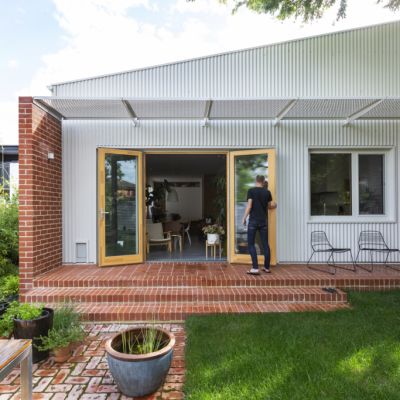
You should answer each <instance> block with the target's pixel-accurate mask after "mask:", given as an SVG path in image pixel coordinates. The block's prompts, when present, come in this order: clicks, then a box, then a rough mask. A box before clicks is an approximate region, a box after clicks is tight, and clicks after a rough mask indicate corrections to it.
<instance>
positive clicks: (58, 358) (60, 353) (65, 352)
mask: <svg viewBox="0 0 400 400" xmlns="http://www.w3.org/2000/svg"><path fill="white" fill-rule="evenodd" d="M53 355H54V361H55V362H58V363H63V362H65V361H67V360H68V358H69V357H70V356H71V347H70V345H68V346H66V347H59V348H57V349H53Z"/></svg>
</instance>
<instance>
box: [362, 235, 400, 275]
mask: <svg viewBox="0 0 400 400" xmlns="http://www.w3.org/2000/svg"><path fill="white" fill-rule="evenodd" d="M363 251H368V252H369V255H370V268H368V267H367V266H366V265H362V264H359V262H358V259H359V257H360V253H361V252H363ZM398 252H400V250H399V249H396V248H391V247H389V246H388V244H387V243H386V241H385V238H384V237H383V235H382V233H381V232H379V231H361V233H360V236H359V238H358V253H357V257H356V265H357V266H358V267H360V268H362V269H364V270H366V271H368V272H372V271H373V270H374V265H375V264H376V263H375V262H374V258H373V253H386V257H385V261H384V263H383V264H384V265H385V266H386V267H389V268H392V269H395V270H397V271H399V268H397V267H395V266H393V265H391V264H388V260H389V256H390V255H391V254H393V253H398Z"/></svg>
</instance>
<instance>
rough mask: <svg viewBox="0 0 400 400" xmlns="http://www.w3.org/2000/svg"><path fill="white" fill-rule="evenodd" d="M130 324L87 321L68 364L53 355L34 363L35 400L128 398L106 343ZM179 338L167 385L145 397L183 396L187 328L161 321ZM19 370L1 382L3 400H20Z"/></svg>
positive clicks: (167, 397)
mask: <svg viewBox="0 0 400 400" xmlns="http://www.w3.org/2000/svg"><path fill="white" fill-rule="evenodd" d="M129 326H131V325H123V324H107V325H105V324H88V325H86V327H85V330H86V331H87V333H88V337H87V339H86V340H85V343H84V344H82V345H81V346H79V347H78V348H77V349H76V350H75V351H74V354H73V356H72V357H71V358H70V359H69V360H68V361H67V362H65V363H55V362H54V360H53V359H52V358H49V359H48V360H46V361H44V362H41V363H38V364H35V365H34V368H33V371H34V372H33V382H34V386H33V392H34V397H33V398H34V399H35V400H39V399H40V400H75V399H80V400H127V399H129V398H127V397H125V396H123V395H122V394H121V393H120V392H119V391H118V388H117V386H116V385H115V384H114V381H113V378H112V376H111V375H110V373H109V371H108V365H107V360H106V356H105V350H104V344H105V342H106V340H107V339H108V338H109V337H110V336H112V335H113V334H114V333H115V332H119V331H121V330H122V329H125V328H127V327H129ZM160 326H162V327H164V328H165V329H168V330H171V331H172V332H173V333H174V335H175V337H176V346H175V350H174V357H173V360H172V365H171V368H170V371H169V373H168V375H167V378H166V381H165V383H164V385H163V386H162V387H161V388H160V389H159V391H158V392H156V393H154V394H153V395H150V396H146V397H142V398H141V399H143V400H144V399H146V400H160V399H183V383H184V378H185V360H184V348H185V331H184V326H183V325H182V324H162V325H160ZM19 383H20V382H19V370H18V369H15V370H14V371H13V372H12V373H11V374H10V375H8V377H6V378H5V379H4V380H3V381H1V382H0V400H17V399H20V394H19Z"/></svg>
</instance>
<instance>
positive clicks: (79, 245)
mask: <svg viewBox="0 0 400 400" xmlns="http://www.w3.org/2000/svg"><path fill="white" fill-rule="evenodd" d="M88 251H89V246H88V242H87V241H79V242H75V262H76V263H87V262H88V258H89V252H88Z"/></svg>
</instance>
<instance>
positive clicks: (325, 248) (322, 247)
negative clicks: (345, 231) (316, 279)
mask: <svg viewBox="0 0 400 400" xmlns="http://www.w3.org/2000/svg"><path fill="white" fill-rule="evenodd" d="M311 248H312V254H311V256H310V258H309V259H308V261H307V267H308V268H310V269H314V270H316V271H322V272H329V273H330V274H332V275H335V274H336V269H337V268H342V269H346V270H349V269H348V268H346V267H343V266H341V265H337V264H336V262H335V257H334V254H339V253H350V258H351V264H352V266H353V268H352V271H353V272H356V266H355V263H354V258H353V253H352V251H351V249H350V248H347V247H334V246H332V244H331V243H330V241H329V239H328V236H327V235H326V233H325V232H324V231H313V232H311ZM316 253H329V257H328V260H327V261H326V263H327V265H328V266H330V267H331V269H330V270H329V271H326V270H322V269H320V268H317V267H315V266H313V265H310V262H311V259H312V258H313V257H314V254H316Z"/></svg>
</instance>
